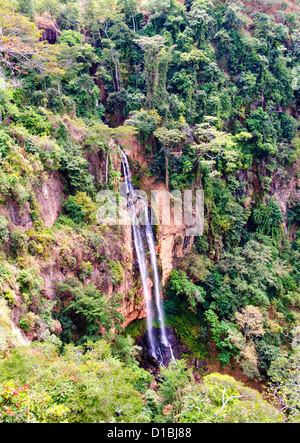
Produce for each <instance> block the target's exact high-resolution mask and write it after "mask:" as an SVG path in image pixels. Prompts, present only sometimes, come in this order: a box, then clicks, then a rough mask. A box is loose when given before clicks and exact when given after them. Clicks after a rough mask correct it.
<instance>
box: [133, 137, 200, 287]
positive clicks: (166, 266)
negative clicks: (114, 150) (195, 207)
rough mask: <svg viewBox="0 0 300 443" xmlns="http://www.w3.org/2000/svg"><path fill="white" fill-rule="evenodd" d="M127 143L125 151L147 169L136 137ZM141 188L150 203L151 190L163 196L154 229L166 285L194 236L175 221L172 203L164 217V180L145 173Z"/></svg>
mask: <svg viewBox="0 0 300 443" xmlns="http://www.w3.org/2000/svg"><path fill="white" fill-rule="evenodd" d="M126 144H127V145H128V149H125V152H126V154H127V155H128V156H129V158H130V159H132V160H133V161H135V162H136V163H137V164H138V167H139V168H140V169H141V170H143V169H146V167H145V166H146V165H147V158H146V157H145V155H144V153H143V152H144V150H143V147H142V146H141V144H140V143H139V142H137V141H136V140H134V139H131V140H129V141H128V140H127V141H126ZM140 189H141V190H143V191H145V192H147V194H148V199H149V200H148V201H149V203H150V201H151V191H158V192H159V193H160V195H161V196H162V198H161V199H158V204H159V208H158V210H159V214H157V215H158V217H159V225H158V227H156V228H155V227H154V229H156V230H157V235H156V239H157V253H158V258H159V264H160V268H161V278H162V285H165V283H166V281H167V279H168V278H169V276H170V273H171V271H172V269H173V268H174V266H175V264H176V262H177V261H178V259H180V258H182V257H184V256H185V255H187V254H188V253H189V252H190V251H191V248H192V246H193V243H194V237H190V236H188V235H187V231H188V226H187V225H186V224H184V223H182V224H176V223H175V221H174V212H173V205H172V203H171V211H170V219H169V220H166V218H165V217H164V214H168V209H166V208H165V207H164V205H168V193H167V189H166V187H165V184H164V183H163V182H162V181H156V178H155V177H154V178H153V177H151V178H149V177H147V175H146V174H144V176H143V177H142V179H141V183H140ZM164 197H165V198H164ZM171 200H172V198H171Z"/></svg>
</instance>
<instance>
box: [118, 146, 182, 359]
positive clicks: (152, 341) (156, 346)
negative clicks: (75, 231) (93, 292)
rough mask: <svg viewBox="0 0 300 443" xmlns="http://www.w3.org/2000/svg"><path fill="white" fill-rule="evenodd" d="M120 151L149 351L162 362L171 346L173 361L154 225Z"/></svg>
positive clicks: (170, 350) (125, 159)
mask: <svg viewBox="0 0 300 443" xmlns="http://www.w3.org/2000/svg"><path fill="white" fill-rule="evenodd" d="M120 151H121V155H122V165H123V170H124V177H125V184H126V192H127V205H128V207H129V208H130V210H131V222H132V229H133V237H134V244H135V249H136V254H137V259H138V263H139V269H140V275H141V280H142V285H143V290H144V296H145V302H146V309H147V335H148V340H149V345H150V352H151V354H152V356H153V357H154V358H155V359H156V360H157V361H158V362H159V364H160V365H163V366H164V364H163V355H162V349H161V348H162V347H163V348H164V349H169V352H170V357H171V360H172V361H173V362H175V357H174V354H173V350H172V347H171V345H170V343H169V341H168V338H167V331H166V327H165V318H164V312H163V308H162V303H161V292H160V280H159V273H158V266H157V259H156V249H155V240H154V235H153V230H152V226H151V222H150V219H149V215H148V207H147V205H146V203H145V201H144V200H142V199H140V198H139V197H138V196H137V194H136V192H135V190H134V187H133V183H132V180H131V173H130V168H129V163H128V158H127V156H126V154H125V153H124V152H123V151H122V149H121V148H120ZM137 198H138V199H139V201H140V202H141V203H142V207H143V222H144V224H145V232H146V238H147V243H148V247H149V253H150V260H151V266H152V273H153V284H154V289H155V305H156V311H157V315H158V321H159V326H160V335H161V337H160V343H156V338H155V335H154V329H153V320H154V311H153V307H152V300H151V294H150V289H149V284H148V278H149V274H148V268H147V261H146V253H145V248H144V244H143V239H142V233H141V225H140V224H139V223H138V214H137V210H136V207H135V202H134V200H137Z"/></svg>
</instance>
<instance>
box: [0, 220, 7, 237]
mask: <svg viewBox="0 0 300 443" xmlns="http://www.w3.org/2000/svg"><path fill="white" fill-rule="evenodd" d="M7 225H8V221H7V219H6V217H0V243H2V242H3V241H5V240H7V239H8V234H9V231H8V229H7Z"/></svg>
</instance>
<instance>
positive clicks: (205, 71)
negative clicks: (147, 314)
mask: <svg viewBox="0 0 300 443" xmlns="http://www.w3.org/2000/svg"><path fill="white" fill-rule="evenodd" d="M299 16H300V12H299V4H298V1H293V2H281V1H277V0H272V1H267V0H257V1H256V2H252V1H246V0H245V1H239V0H233V1H221V0H211V1H210V0H186V1H185V2H179V1H177V0H155V1H150V0H149V1H143V2H141V1H139V0H105V1H104V0H86V1H84V2H80V1H76V0H74V1H73V0H14V1H7V0H0V29H1V33H0V205H1V207H0V422H43V423H44V422H51V423H55V422H121V421H123V422H127V421H129V422H134V421H137V422H191V423H193V422H210V423H211V422H281V421H292V422H293V421H294V422H297V421H298V422H299V420H300V416H299V385H300V380H299V344H298V343H299V334H300V332H299V326H300V317H299V307H300V265H299V263H300V260H299V258H300V257H299V254H300V235H299V226H300V203H299V189H300V184H299V161H300V160H299V158H300V138H299V133H298V127H299V90H300V86H299V82H300V79H299V55H300V51H299V49H300V37H299V36H300V30H299V24H298V22H299ZM44 21H46V22H47V23H48V24H49V23H50V26H53V28H55V29H56V30H57V31H56V32H57V33H56V35H55V38H54V41H51V42H48V41H47V39H46V40H45V39H41V34H42V29H44V28H43V27H41V30H40V31H39V29H38V26H37V25H36V24H38V25H40V26H44V27H45V23H43V22H44ZM35 23H36V24H35ZM50 43H51V44H50ZM128 135H130V136H132V135H135V136H136V138H137V139H138V141H139V142H140V143H141V144H142V147H143V155H144V158H145V162H146V165H141V164H139V163H138V162H137V164H135V165H132V166H133V168H132V170H133V181H134V183H135V184H140V183H143V179H149V178H153V179H154V180H155V181H162V182H163V183H164V185H165V187H166V188H167V189H168V190H170V191H172V190H177V189H180V190H184V189H192V190H195V189H203V190H204V196H205V232H204V234H203V236H202V237H199V238H195V239H193V240H194V243H193V247H192V250H191V253H190V254H189V255H187V256H185V257H184V258H182V259H181V260H179V261H178V263H177V264H176V268H174V269H173V270H172V272H171V275H170V277H169V279H168V281H167V284H166V287H165V298H166V300H165V310H166V313H167V321H168V324H169V325H170V326H172V327H173V329H174V330H175V332H176V334H177V337H178V338H179V339H180V340H181V342H182V343H183V344H184V345H185V349H186V354H185V356H184V357H185V358H186V360H184V359H182V360H179V361H178V363H177V365H175V366H171V367H170V368H169V370H164V369H162V370H161V373H160V379H159V380H158V386H157V389H156V390H153V389H152V388H151V389H150V385H151V381H152V378H153V377H152V375H150V373H149V372H147V371H145V370H143V369H141V368H140V367H139V366H138V363H137V361H138V360H137V359H136V358H137V355H138V352H139V349H137V348H136V347H135V346H134V345H133V342H132V339H131V338H130V337H126V333H125V334H122V332H123V328H122V327H121V325H122V323H123V321H124V318H123V316H122V315H121V314H120V312H119V311H120V310H119V308H120V305H121V304H122V300H121V298H122V296H121V295H120V293H119V291H120V290H121V289H122V290H124V285H125V283H126V272H132V273H133V270H132V269H131V268H130V269H129V265H128V263H127V261H126V260H127V258H126V253H125V250H124V247H123V245H122V239H123V237H122V236H123V235H124V232H123V231H122V228H117V227H106V226H98V225H97V223H96V212H97V209H98V208H99V205H100V204H99V201H98V200H97V192H98V191H100V190H114V191H116V197H117V198H118V197H119V195H118V185H119V182H120V181H121V174H120V168H119V169H118V166H116V163H118V162H119V164H120V161H119V160H118V150H117V149H116V143H115V142H118V143H121V144H124V145H126V143H127V142H126V137H127V136H128ZM124 140H125V141H124ZM116 159H117V160H116ZM61 184H62V186H61V188H62V189H60V188H59V187H60V185H61ZM51 187H52V188H53V189H54V191H53V193H51V192H49V188H51ZM45 188H46V190H45ZM58 188H59V189H58ZM51 190H52V189H51ZM51 190H50V191H51ZM41 193H43V195H44V197H45V198H43V197H41ZM49 193H50V194H51V195H50V203H49V205H51V204H52V200H51V198H53V199H55V198H54V197H53V194H55V195H58V194H59V199H61V201H59V202H58V203H57V202H56V204H57V206H58V208H59V209H58V210H57V214H56V215H57V216H58V219H57V217H56V222H55V223H54V225H53V223H52V222H49V223H47V222H46V220H45V217H43V211H44V213H45V207H42V206H43V205H42V204H41V202H44V200H45V201H46V200H47V199H48V197H49ZM46 196H47V197H46ZM59 203H60V205H59ZM46 209H47V208H46ZM46 212H47V211H46ZM45 269H47V272H48V274H47V273H46V272H45ZM49 269H50V271H49ZM57 276H59V277H57ZM91 276H96V277H95V279H94V280H93V283H92V282H91V281H90V278H91ZM137 280H138V279H137ZM122 285H123V286H122ZM136 285H137V287H136V288H133V290H132V293H131V294H126V297H125V303H128V302H129V299H130V297H133V298H134V301H135V302H138V301H139V300H138V298H139V295H138V289H137V288H138V285H139V282H138V281H137V283H136ZM52 286H53V287H54V289H53V288H52ZM49 287H51V289H52V291H53V294H54V295H52V298H51V297H48V296H46V295H45V294H47V293H48V292H47V291H49ZM123 302H124V300H123ZM10 314H12V315H11V316H10ZM11 318H14V320H15V323H17V326H18V327H19V328H20V329H21V330H22V332H23V335H22V339H23V341H24V340H25V337H27V338H28V339H30V340H32V341H33V343H32V344H31V345H30V346H28V347H18V346H17V345H18V344H19V345H20V344H24V343H23V342H22V339H20V336H18V334H17V332H16V331H15V329H14V327H12V324H11ZM25 344H26V343H25ZM195 358H197V359H198V360H200V361H202V360H203V359H207V360H209V361H210V362H211V361H214V363H215V362H216V360H217V361H218V363H220V366H219V368H220V371H223V370H224V368H225V367H227V368H232V367H235V368H236V367H239V368H240V369H241V370H242V372H243V376H245V377H247V380H250V382H251V381H252V380H253V379H255V380H256V381H259V382H260V383H263V384H265V385H266V384H268V383H271V384H270V396H269V398H268V402H267V401H266V400H265V399H263V398H262V396H261V395H260V394H258V392H256V391H254V390H252V389H250V388H247V387H245V386H244V385H243V384H242V383H240V382H237V381H236V380H234V379H233V378H232V377H229V376H227V375H221V374H210V375H205V374H204V373H203V371H201V369H200V370H198V369H199V368H198V369H196V375H197V376H199V377H201V378H202V383H201V384H199V383H197V382H195V380H194V378H193V376H192V371H191V369H189V370H188V369H187V368H192V366H193V361H194V360H195ZM203 375H205V376H203ZM272 397H274V398H275V400H276V402H277V403H276V406H277V408H278V409H277V410H276V409H275V407H274V406H273V405H272V402H271V400H270V398H272ZM279 409H280V411H279Z"/></svg>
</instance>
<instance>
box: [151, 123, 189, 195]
mask: <svg viewBox="0 0 300 443" xmlns="http://www.w3.org/2000/svg"><path fill="white" fill-rule="evenodd" d="M154 136H155V137H156V138H157V139H158V140H159V142H160V143H161V145H162V146H163V149H164V153H165V160H166V188H167V189H168V190H169V160H170V156H171V154H172V151H174V149H175V147H176V146H177V145H178V144H179V143H180V142H182V141H183V140H184V138H185V135H184V134H182V132H180V131H179V130H178V129H167V128H164V127H162V128H158V129H157V130H156V131H155V132H154Z"/></svg>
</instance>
